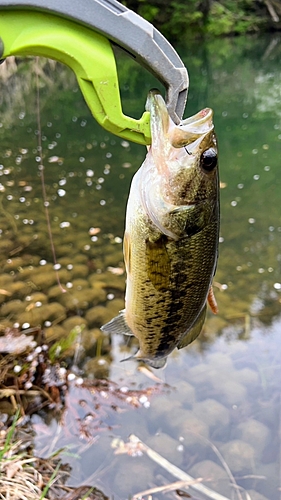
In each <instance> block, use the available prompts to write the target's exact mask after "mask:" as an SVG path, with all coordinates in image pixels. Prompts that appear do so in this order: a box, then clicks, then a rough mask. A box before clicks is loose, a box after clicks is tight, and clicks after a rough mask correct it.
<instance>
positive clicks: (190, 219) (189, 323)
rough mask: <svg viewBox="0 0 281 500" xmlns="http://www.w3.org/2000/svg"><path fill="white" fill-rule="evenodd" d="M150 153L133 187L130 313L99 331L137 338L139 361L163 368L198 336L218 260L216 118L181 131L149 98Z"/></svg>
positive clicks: (185, 124)
mask: <svg viewBox="0 0 281 500" xmlns="http://www.w3.org/2000/svg"><path fill="white" fill-rule="evenodd" d="M146 109H147V111H149V112H150V124H151V137H152V140H151V146H149V147H148V152H147V155H146V158H145V160H144V162H143V164H142V165H141V167H140V168H139V170H138V171H137V172H136V174H135V175H134V177H133V179H132V183H131V188H130V193H129V198H128V202H127V210H126V223H125V233H124V239H123V252H124V261H125V268H126V274H127V282H126V293H125V309H124V310H122V311H120V313H119V315H118V316H116V317H115V318H113V319H112V320H111V321H109V322H108V323H107V324H105V325H103V326H102V327H101V329H102V331H104V332H107V333H122V334H125V335H133V336H135V337H136V338H137V339H138V341H139V349H138V352H137V353H136V354H135V355H134V356H133V357H134V358H135V359H137V360H138V361H144V362H145V363H146V364H148V365H149V366H151V367H153V368H162V367H163V366H165V364H166V361H167V357H168V356H169V354H170V353H171V352H172V351H173V350H174V349H175V348H178V349H182V348H184V347H186V346H187V345H189V344H190V343H191V342H193V341H194V340H195V339H196V338H197V337H198V335H199V334H200V332H201V330H202V327H203V324H204V321H205V316H206V304H207V302H209V304H210V306H211V309H212V311H213V312H214V313H216V312H217V305H216V301H215V297H214V294H213V290H212V281H213V277H214V274H215V271H216V266H217V259H218V239H219V223H220V209H219V172H218V149H217V139H216V135H215V131H214V125H213V111H212V110H211V109H210V108H205V109H203V110H202V111H200V112H199V113H197V114H195V115H194V116H191V117H189V118H187V119H185V120H182V121H181V122H180V123H179V124H178V125H177V124H175V123H174V122H173V121H172V119H171V118H170V116H169V113H168V110H167V107H166V104H165V101H164V99H163V97H162V95H161V94H160V92H159V91H157V90H153V91H150V93H149V94H148V98H147V103H146Z"/></svg>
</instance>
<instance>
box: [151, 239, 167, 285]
mask: <svg viewBox="0 0 281 500" xmlns="http://www.w3.org/2000/svg"><path fill="white" fill-rule="evenodd" d="M166 241H167V238H166V236H164V235H163V236H161V237H160V238H159V239H158V240H156V241H150V240H149V239H148V240H147V241H146V266H147V274H148V277H149V279H150V281H151V282H152V284H153V285H154V286H155V288H156V290H158V291H159V292H163V291H165V290H167V289H168V287H169V283H170V266H171V263H170V258H169V255H168V252H167V249H166V246H165V243H166Z"/></svg>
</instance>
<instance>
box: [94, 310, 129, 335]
mask: <svg viewBox="0 0 281 500" xmlns="http://www.w3.org/2000/svg"><path fill="white" fill-rule="evenodd" d="M101 331H102V332H106V333H119V335H120V334H123V335H130V336H133V335H134V334H133V332H132V330H131V329H130V328H129V327H128V325H127V323H126V318H125V309H123V310H122V311H120V313H119V314H118V316H116V317H115V318H113V319H112V320H110V321H109V322H108V323H106V324H105V325H103V326H101Z"/></svg>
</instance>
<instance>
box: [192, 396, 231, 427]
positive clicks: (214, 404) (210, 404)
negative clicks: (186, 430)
mask: <svg viewBox="0 0 281 500" xmlns="http://www.w3.org/2000/svg"><path fill="white" fill-rule="evenodd" d="M193 412H194V414H195V415H198V417H199V418H201V420H203V422H205V423H206V424H207V425H208V426H209V427H210V428H212V429H220V431H221V430H222V428H224V430H225V427H227V426H228V425H229V420H230V417H229V411H228V409H227V408H226V407H225V406H223V405H222V404H221V403H219V402H218V401H216V400H215V399H205V400H204V401H200V402H199V403H195V405H194V406H193Z"/></svg>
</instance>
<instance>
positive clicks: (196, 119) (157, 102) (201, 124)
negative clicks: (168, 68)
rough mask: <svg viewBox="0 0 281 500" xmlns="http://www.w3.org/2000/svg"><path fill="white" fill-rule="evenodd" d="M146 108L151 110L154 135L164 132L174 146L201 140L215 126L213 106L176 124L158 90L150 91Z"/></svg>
mask: <svg viewBox="0 0 281 500" xmlns="http://www.w3.org/2000/svg"><path fill="white" fill-rule="evenodd" d="M146 110H147V111H149V112H150V123H151V131H152V136H154V138H156V139H157V137H159V136H161V135H162V134H163V136H164V137H166V139H168V141H169V142H170V144H171V146H172V147H174V148H182V147H184V146H188V145H189V144H192V143H194V142H195V141H197V140H198V139H200V141H201V140H202V139H203V138H204V136H205V135H206V134H209V133H210V132H211V131H212V130H213V128H214V125H213V111H212V109H211V108H204V109H202V110H201V111H199V112H198V113H196V114H195V115H193V116H190V117H189V118H186V119H185V120H181V121H180V123H179V125H176V124H175V123H174V122H173V120H172V119H171V118H170V116H169V114H168V111H167V107H166V103H165V101H164V99H163V97H162V95H161V94H160V92H159V91H158V90H154V89H153V90H151V91H150V92H149V94H148V97H147V101H146ZM154 142H155V140H154ZM156 142H157V141H156Z"/></svg>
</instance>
